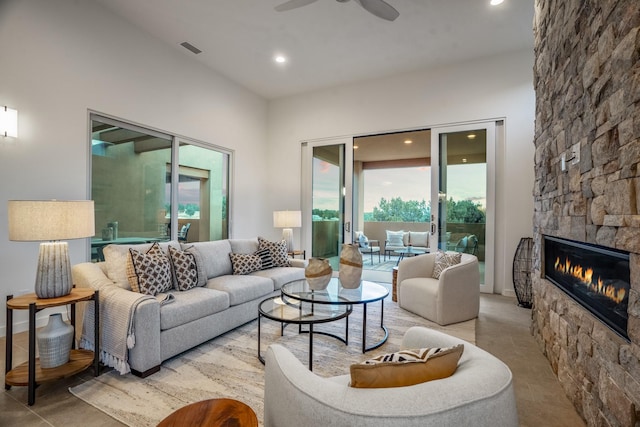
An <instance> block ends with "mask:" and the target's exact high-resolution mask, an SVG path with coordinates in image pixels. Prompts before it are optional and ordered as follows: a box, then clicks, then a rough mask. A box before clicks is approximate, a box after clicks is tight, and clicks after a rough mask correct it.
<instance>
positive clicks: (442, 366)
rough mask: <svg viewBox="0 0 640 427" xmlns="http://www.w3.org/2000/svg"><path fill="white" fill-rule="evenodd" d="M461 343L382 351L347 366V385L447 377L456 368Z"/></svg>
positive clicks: (371, 385)
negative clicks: (443, 346)
mask: <svg viewBox="0 0 640 427" xmlns="http://www.w3.org/2000/svg"><path fill="white" fill-rule="evenodd" d="M463 351H464V344H458V345H456V346H454V347H448V348H421V349H419V350H402V351H399V352H397V353H391V354H383V355H381V356H378V357H375V358H373V359H369V360H366V361H364V362H363V363H359V364H355V365H351V369H350V370H351V383H350V386H351V387H356V388H383V387H405V386H410V385H414V384H419V383H423V382H426V381H431V380H439V379H442V378H447V377H449V376H451V375H453V373H454V372H455V371H456V369H457V368H458V361H459V360H460V357H461V356H462V352H463Z"/></svg>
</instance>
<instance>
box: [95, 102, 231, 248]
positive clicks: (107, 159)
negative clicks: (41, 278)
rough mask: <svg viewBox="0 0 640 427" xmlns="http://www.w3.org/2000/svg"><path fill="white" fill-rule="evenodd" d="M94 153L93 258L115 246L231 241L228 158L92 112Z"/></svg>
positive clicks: (206, 148) (202, 147)
mask: <svg viewBox="0 0 640 427" xmlns="http://www.w3.org/2000/svg"><path fill="white" fill-rule="evenodd" d="M176 146H177V147H178V148H177V149H176V148H175V147H176ZM91 153H92V156H91V159H92V162H91V166H92V167H91V197H92V199H93V200H94V203H95V222H96V236H95V237H94V238H93V239H92V245H91V248H92V258H93V259H94V260H101V259H102V251H101V249H102V247H103V246H105V245H106V244H109V243H116V244H118V243H120V244H131V243H143V242H152V241H162V240H169V239H171V238H174V239H175V238H177V239H179V240H180V241H183V242H197V241H205V240H219V239H225V238H227V237H228V221H227V218H228V207H227V206H228V189H229V185H228V184H229V182H228V181H229V163H230V153H229V152H225V151H223V150H221V149H217V148H212V147H210V146H208V145H207V144H202V143H198V142H196V141H190V140H187V139H184V138H178V137H176V136H174V135H171V134H166V133H162V132H157V131H155V130H151V129H146V128H142V127H139V126H136V125H132V124H128V123H125V122H121V121H118V120H113V119H110V118H107V117H103V116H98V115H95V114H92V115H91ZM174 163H175V165H174ZM174 175H175V179H173V177H174ZM172 230H174V231H173V233H172Z"/></svg>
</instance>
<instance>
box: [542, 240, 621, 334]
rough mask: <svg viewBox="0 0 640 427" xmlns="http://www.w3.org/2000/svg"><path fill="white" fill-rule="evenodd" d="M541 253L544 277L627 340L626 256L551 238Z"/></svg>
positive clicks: (595, 246) (545, 243)
mask: <svg viewBox="0 0 640 427" xmlns="http://www.w3.org/2000/svg"><path fill="white" fill-rule="evenodd" d="M543 253H544V263H543V265H544V270H543V273H544V276H545V278H546V279H547V280H549V281H551V282H552V283H553V284H555V285H556V286H558V287H559V288H560V289H561V290H563V291H564V292H565V293H567V294H568V295H569V296H570V297H571V298H573V299H574V300H575V301H577V302H578V303H579V304H581V305H582V306H583V307H585V308H586V309H587V310H589V311H590V312H591V313H592V314H593V315H595V316H596V317H597V318H598V319H600V320H601V321H602V322H604V323H605V324H606V325H607V326H609V327H610V328H611V329H612V330H613V331H615V332H616V333H617V334H619V335H621V336H622V337H623V338H625V339H627V340H629V336H628V334H627V320H628V314H627V304H628V300H629V287H630V284H629V283H630V272H629V253H628V252H624V251H619V250H616V249H611V248H605V247H602V246H597V245H591V244H587V243H581V242H575V241H573V240H567V239H560V238H557V237H551V236H544V252H543Z"/></svg>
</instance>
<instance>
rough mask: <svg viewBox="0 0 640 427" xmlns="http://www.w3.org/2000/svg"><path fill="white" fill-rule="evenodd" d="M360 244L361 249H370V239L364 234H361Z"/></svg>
mask: <svg viewBox="0 0 640 427" xmlns="http://www.w3.org/2000/svg"><path fill="white" fill-rule="evenodd" d="M358 243H359V244H360V247H361V248H364V249H367V248H368V247H369V238H368V237H367V236H365V235H364V234H360V237H359V238H358Z"/></svg>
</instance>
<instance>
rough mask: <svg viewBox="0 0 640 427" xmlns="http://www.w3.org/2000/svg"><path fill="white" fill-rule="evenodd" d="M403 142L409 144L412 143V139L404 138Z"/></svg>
mask: <svg viewBox="0 0 640 427" xmlns="http://www.w3.org/2000/svg"><path fill="white" fill-rule="evenodd" d="M404 143H405V144H411V143H413V141H412V140H410V139H405V140H404Z"/></svg>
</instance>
